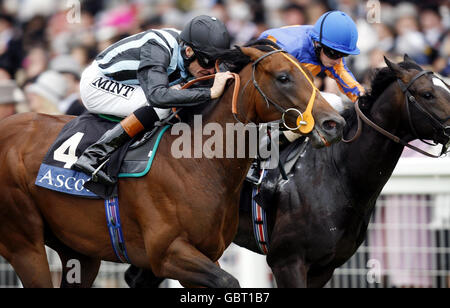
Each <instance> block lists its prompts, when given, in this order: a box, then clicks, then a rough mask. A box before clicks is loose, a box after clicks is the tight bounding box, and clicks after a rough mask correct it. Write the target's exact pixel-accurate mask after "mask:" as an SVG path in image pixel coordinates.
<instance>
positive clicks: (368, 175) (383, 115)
mask: <svg viewBox="0 0 450 308" xmlns="http://www.w3.org/2000/svg"><path fill="white" fill-rule="evenodd" d="M402 99H403V96H402V94H401V93H399V90H398V89H397V88H396V87H395V86H393V85H391V86H390V87H389V88H388V89H387V90H386V91H385V93H384V94H383V95H381V96H380V97H379V98H378V100H377V101H376V102H374V103H373V106H372V108H371V110H370V112H369V113H368V114H367V116H368V117H369V118H370V119H371V120H372V121H373V122H375V123H376V124H377V125H378V126H380V127H381V128H383V129H385V130H387V131H388V132H390V133H392V134H394V135H396V136H398V137H400V138H403V137H405V129H404V128H403V126H402V119H401V118H400V116H399V115H400V114H401V108H402V103H400V102H401V100H402ZM356 126H357V124H356V123H355V128H353V129H352V130H351V131H352V132H353V131H355V130H356ZM402 151H403V146H401V145H399V144H397V143H395V142H393V141H391V140H390V139H388V138H387V137H385V136H384V135H382V134H380V133H379V132H377V131H376V130H375V129H373V128H371V127H369V126H368V125H367V124H363V131H362V134H361V136H360V137H359V139H357V140H356V141H355V142H353V143H351V144H344V143H340V144H338V145H336V146H335V148H334V149H333V155H334V159H335V163H336V167H337V169H338V170H339V173H340V181H341V182H342V185H344V189H345V190H346V191H347V193H348V194H350V196H349V198H350V199H351V200H352V201H353V202H354V206H357V207H358V206H359V207H363V208H362V209H361V210H363V211H364V210H369V209H366V208H365V207H367V206H370V205H372V204H373V202H374V201H375V199H376V198H377V197H378V195H379V194H380V192H381V190H382V189H383V187H384V185H385V184H386V183H387V181H388V180H389V178H390V176H391V175H392V172H393V171H394V169H395V166H396V165H397V163H398V160H399V159H400V156H401V154H402Z"/></svg>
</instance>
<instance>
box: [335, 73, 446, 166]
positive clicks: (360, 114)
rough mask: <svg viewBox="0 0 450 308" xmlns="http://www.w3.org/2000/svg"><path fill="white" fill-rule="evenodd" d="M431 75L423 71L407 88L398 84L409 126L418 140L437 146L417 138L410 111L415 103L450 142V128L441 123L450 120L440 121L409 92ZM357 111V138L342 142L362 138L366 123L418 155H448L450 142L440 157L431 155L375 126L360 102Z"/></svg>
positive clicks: (346, 141) (356, 104) (357, 104)
mask: <svg viewBox="0 0 450 308" xmlns="http://www.w3.org/2000/svg"><path fill="white" fill-rule="evenodd" d="M429 74H434V73H433V72H431V71H422V72H420V73H419V74H417V75H416V76H415V77H414V78H413V79H412V80H411V81H410V82H409V84H408V85H407V86H405V85H404V84H403V83H402V81H400V80H397V81H398V83H399V86H400V89H401V90H402V92H403V93H404V94H405V103H406V106H407V110H408V120H409V124H410V127H411V130H412V131H413V133H414V134H415V137H416V138H417V139H420V140H421V141H422V142H424V143H426V144H429V145H433V146H436V145H435V144H430V143H428V142H425V141H423V140H422V139H421V138H419V137H418V136H417V132H416V129H415V128H414V125H413V122H412V119H411V111H410V109H411V108H410V104H411V103H413V104H414V105H415V106H416V108H417V109H418V110H419V111H420V112H421V113H423V114H425V115H426V116H427V117H428V118H430V119H431V120H432V123H433V124H434V125H433V126H435V127H436V126H439V128H441V129H442V132H443V134H444V135H445V136H446V137H448V138H449V140H450V132H449V130H450V126H444V125H443V124H442V122H441V121H446V120H448V119H449V118H447V119H444V120H442V119H439V118H438V117H437V116H436V115H434V114H433V113H432V112H430V111H427V110H425V109H424V108H423V107H422V106H421V105H420V104H418V103H417V100H416V98H415V97H414V96H413V95H412V94H411V92H410V91H409V88H410V87H411V86H412V85H413V84H414V82H415V81H417V80H418V79H419V78H420V77H422V76H425V75H429ZM355 110H356V114H357V117H358V130H357V132H356V134H355V136H354V137H353V138H352V139H350V140H344V139H343V140H342V141H343V142H345V143H352V142H354V141H355V140H357V139H358V138H359V137H360V136H361V134H362V122H363V121H364V123H366V124H367V125H369V126H370V127H372V128H373V129H374V130H376V131H377V132H379V133H380V134H382V135H384V136H386V137H387V138H389V139H390V140H392V141H394V142H395V143H398V144H401V145H402V146H405V147H407V148H410V149H412V150H414V151H416V152H418V153H420V154H423V155H426V156H428V157H432V158H439V157H441V156H442V155H444V154H446V152H447V148H448V146H449V145H450V142H449V143H448V144H447V145H445V146H444V148H443V150H442V153H441V155H439V156H438V155H434V154H431V153H428V152H425V151H424V150H422V149H419V148H418V147H416V146H413V145H411V144H409V143H408V142H406V141H404V140H402V139H401V138H399V137H397V136H395V135H393V134H391V133H390V132H388V131H386V130H385V129H383V128H381V127H380V126H378V125H377V124H375V123H374V122H373V121H371V120H370V119H369V118H368V117H367V116H366V115H365V114H364V113H363V112H362V111H361V108H360V107H359V101H357V102H356V103H355ZM437 118H438V119H439V120H437Z"/></svg>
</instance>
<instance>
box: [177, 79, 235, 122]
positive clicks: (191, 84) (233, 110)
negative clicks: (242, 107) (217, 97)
mask: <svg viewBox="0 0 450 308" xmlns="http://www.w3.org/2000/svg"><path fill="white" fill-rule="evenodd" d="M232 75H233V76H234V90H233V101H232V112H233V114H234V115H237V101H238V95H239V89H240V87H241V77H240V76H239V75H238V74H235V73H233V74H232ZM214 78H216V75H215V74H214V75H208V76H204V77H200V78H197V79H195V80H192V81H190V82H188V83H187V84H185V85H184V86H183V87H182V88H181V89H182V90H185V89H189V88H190V87H192V86H193V85H194V84H196V83H198V82H201V81H205V80H210V79H214ZM172 110H173V111H174V112H176V110H177V109H176V108H173V109H172ZM177 117H178V116H177Z"/></svg>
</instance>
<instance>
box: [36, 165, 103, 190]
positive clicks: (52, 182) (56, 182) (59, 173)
mask: <svg viewBox="0 0 450 308" xmlns="http://www.w3.org/2000/svg"><path fill="white" fill-rule="evenodd" d="M89 180H90V176H88V175H86V174H84V173H82V172H77V171H75V170H70V169H64V168H59V167H54V166H49V165H46V164H42V165H41V168H40V169H39V173H38V176H37V178H36V185H37V186H40V187H43V188H47V189H50V190H53V191H58V192H62V193H66V194H69V195H74V196H80V197H85V198H99V197H98V196H97V195H96V194H94V193H92V192H90V191H89V190H87V189H86V188H84V186H83V185H84V183H86V182H87V181H89Z"/></svg>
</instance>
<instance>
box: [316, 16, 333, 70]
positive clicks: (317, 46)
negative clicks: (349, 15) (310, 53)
mask: <svg viewBox="0 0 450 308" xmlns="http://www.w3.org/2000/svg"><path fill="white" fill-rule="evenodd" d="M331 13H333V11H331V12H328V13H327V14H326V15H325V16H324V17H323V19H322V22H321V24H320V36H319V42H317V43H318V44H317V45H316V46H314V52H315V53H316V56H317V59H318V60H319V62H320V64H323V63H322V60H321V59H320V52H321V51H322V38H323V25H324V24H325V20H326V19H327V17H328V15H330V14H331Z"/></svg>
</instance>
